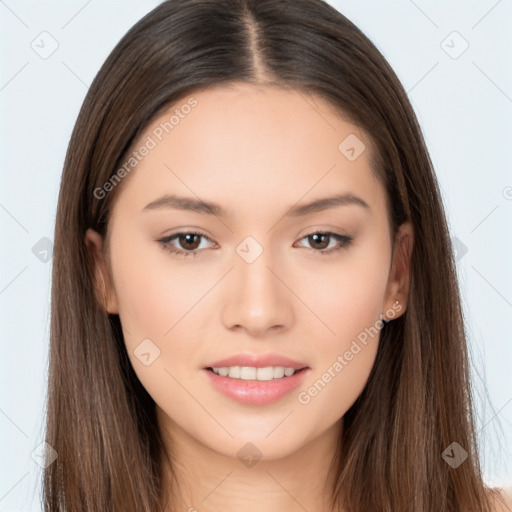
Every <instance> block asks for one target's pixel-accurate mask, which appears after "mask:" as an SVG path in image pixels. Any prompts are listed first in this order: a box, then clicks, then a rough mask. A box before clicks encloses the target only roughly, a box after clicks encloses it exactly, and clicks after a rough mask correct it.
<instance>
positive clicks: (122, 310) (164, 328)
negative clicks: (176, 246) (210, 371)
mask: <svg viewBox="0 0 512 512" xmlns="http://www.w3.org/2000/svg"><path fill="white" fill-rule="evenodd" d="M131 239H133V237H131ZM125 245H126V244H124V243H123V239H122V238H121V237H120V238H119V239H118V243H117V245H114V242H112V262H113V268H114V269H115V271H114V284H115V289H116V294H117V300H118V308H119V315H120V318H121V320H122V322H123V326H125V327H126V329H127V330H128V332H129V333H131V337H132V340H133V338H134V337H135V338H137V339H138V338H141V337H142V338H141V339H143V338H155V339H160V340H165V341H164V342H165V343H167V342H168V340H170V339H171V338H172V335H173V332H174V330H175V329H176V328H179V323H180V321H181V319H182V318H183V319H184V317H185V316H188V315H189V314H190V313H192V312H193V308H194V305H195V304H197V302H198V301H199V300H200V298H201V296H202V295H204V293H205V292H206V291H207V289H208V286H207V285H208V283H207V282H205V279H204V277H203V278H201V275H200V274H198V273H197V272H187V271H182V270H181V269H180V267H179V265H177V264H176V259H172V258H175V257H174V256H172V255H171V254H168V252H167V251H166V250H165V249H163V248H161V247H160V246H159V245H157V243H156V242H148V241H146V240H143V241H140V243H138V244H134V245H135V248H134V249H133V250H130V251H123V250H122V249H123V247H124V246H125ZM153 245H154V246H153ZM175 326H176V327H175ZM133 341H135V340H133Z"/></svg>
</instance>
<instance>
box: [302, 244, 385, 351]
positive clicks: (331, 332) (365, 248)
mask: <svg viewBox="0 0 512 512" xmlns="http://www.w3.org/2000/svg"><path fill="white" fill-rule="evenodd" d="M323 257H324V256H320V257H319V259H320V260H321V258H323ZM325 258H327V256H325ZM389 263H390V260H389V256H388V254H387V248H386V245H385V243H383V242H382V241H381V240H379V239H378V238H374V239H371V238H369V237H368V238H367V241H365V242H361V243H360V244H359V245H358V246H357V247H356V246H354V247H353V248H351V249H348V250H347V252H345V253H342V255H341V256H339V257H337V256H334V257H333V259H332V261H330V262H325V263H324V262H322V261H320V263H319V264H317V265H316V266H315V271H314V273H313V272H311V270H310V271H309V272H306V270H304V271H303V272H302V274H303V275H308V274H309V276H310V277H308V278H307V279H303V278H301V279H300V281H301V282H302V285H301V286H303V288H302V290H301V292H300V294H301V296H302V297H307V298H308V300H307V305H308V306H309V307H310V308H311V310H312V311H313V312H314V313H315V314H316V315H317V316H318V318H319V319H321V320H322V322H323V324H324V327H322V326H321V325H320V324H319V326H320V327H322V330H323V332H324V334H325V336H322V337H323V338H324V339H325V340H326V344H327V346H328V347H332V348H333V349H334V348H340V347H341V348H342V345H343V343H344V341H343V340H347V339H351V338H352V337H355V336H357V335H358V334H359V333H360V332H361V331H362V330H363V329H365V328H366V327H371V326H373V325H374V324H375V322H376V321H377V320H378V319H379V318H380V314H381V313H384V311H383V309H382V308H383V306H384V299H385V293H386V286H387V283H388V275H389V272H388V268H389Z"/></svg>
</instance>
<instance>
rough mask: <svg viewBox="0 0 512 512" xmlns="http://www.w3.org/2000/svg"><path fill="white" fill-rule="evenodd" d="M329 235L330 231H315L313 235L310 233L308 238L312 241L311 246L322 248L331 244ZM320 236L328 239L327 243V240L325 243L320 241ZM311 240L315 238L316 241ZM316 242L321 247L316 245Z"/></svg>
mask: <svg viewBox="0 0 512 512" xmlns="http://www.w3.org/2000/svg"><path fill="white" fill-rule="evenodd" d="M329 237H330V235H329V234H328V233H314V234H313V235H309V237H308V238H309V241H310V243H311V246H312V247H313V248H314V249H318V250H322V249H325V248H326V247H328V246H329ZM318 238H325V240H327V243H325V240H324V242H323V243H322V242H319V241H318ZM311 240H314V242H313V243H312V242H311ZM314 244H320V246H321V247H318V246H317V247H315V245H314Z"/></svg>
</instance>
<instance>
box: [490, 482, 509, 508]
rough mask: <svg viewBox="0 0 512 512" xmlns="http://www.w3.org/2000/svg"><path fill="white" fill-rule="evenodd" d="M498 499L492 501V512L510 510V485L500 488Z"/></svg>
mask: <svg viewBox="0 0 512 512" xmlns="http://www.w3.org/2000/svg"><path fill="white" fill-rule="evenodd" d="M499 491H500V497H501V499H500V500H496V501H495V503H494V508H493V512H512V487H505V488H500V489H499Z"/></svg>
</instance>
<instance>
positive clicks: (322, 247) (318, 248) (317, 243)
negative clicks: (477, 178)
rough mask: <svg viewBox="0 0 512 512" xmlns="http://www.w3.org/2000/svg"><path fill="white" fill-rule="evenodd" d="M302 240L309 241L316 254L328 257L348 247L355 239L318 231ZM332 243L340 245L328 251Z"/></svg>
mask: <svg viewBox="0 0 512 512" xmlns="http://www.w3.org/2000/svg"><path fill="white" fill-rule="evenodd" d="M302 240H307V241H308V243H309V244H310V246H311V250H312V251H314V252H315V253H317V254H322V255H327V254H332V253H334V252H336V251H339V250H341V249H344V248H346V247H348V246H349V245H350V243H351V242H352V240H353V238H352V237H350V236H345V235H339V234H338V233H331V232H320V231H317V232H315V233H311V234H309V235H306V236H305V237H304V238H302ZM332 241H337V242H338V245H337V246H336V245H334V246H331V248H330V249H327V248H328V247H329V245H330V244H331V242H332ZM326 249H327V250H326Z"/></svg>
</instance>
